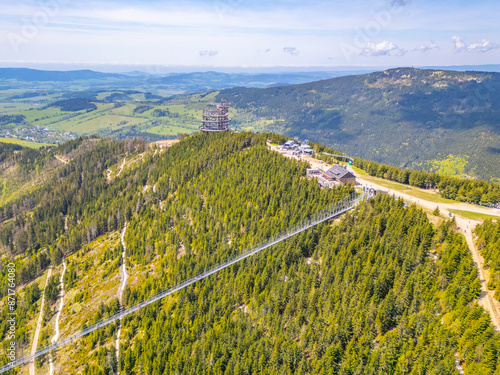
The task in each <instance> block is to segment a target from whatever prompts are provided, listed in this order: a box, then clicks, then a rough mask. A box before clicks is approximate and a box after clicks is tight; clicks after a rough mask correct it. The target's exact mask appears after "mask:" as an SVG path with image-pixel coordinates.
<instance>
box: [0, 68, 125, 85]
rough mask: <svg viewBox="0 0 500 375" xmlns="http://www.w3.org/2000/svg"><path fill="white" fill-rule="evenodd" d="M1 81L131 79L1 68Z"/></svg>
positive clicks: (120, 76) (90, 73)
mask: <svg viewBox="0 0 500 375" xmlns="http://www.w3.org/2000/svg"><path fill="white" fill-rule="evenodd" d="M0 79H5V80H7V79H15V80H18V81H33V82H46V81H53V82H70V81H80V80H108V79H130V78H129V77H127V76H125V75H121V74H114V73H101V72H95V71H93V70H70V71H50V70H36V69H28V68H0Z"/></svg>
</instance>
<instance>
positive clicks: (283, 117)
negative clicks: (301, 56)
mask: <svg viewBox="0 0 500 375" xmlns="http://www.w3.org/2000/svg"><path fill="white" fill-rule="evenodd" d="M219 98H225V99H227V100H229V101H230V102H231V103H232V106H233V107H236V109H238V114H240V113H245V116H248V114H249V113H250V114H252V115H255V116H256V117H258V118H263V119H267V120H272V121H270V123H269V125H267V126H266V127H265V129H264V130H274V131H279V132H282V133H284V134H286V135H288V136H299V137H300V138H302V139H309V140H312V141H318V142H322V143H326V144H328V145H329V146H331V147H333V148H335V149H339V150H342V151H344V152H346V153H349V154H351V155H353V156H358V157H363V158H366V159H372V160H376V161H378V162H384V163H389V164H393V165H396V166H398V167H413V168H419V167H420V168H425V169H428V170H436V171H440V172H442V173H447V174H455V175H471V176H477V177H481V178H484V179H492V178H493V179H498V178H500V74H499V73H479V72H455V71H441V70H420V69H413V68H399V69H390V70H386V71H382V72H376V73H370V74H365V75H357V76H346V77H340V78H333V79H329V80H323V81H319V82H312V83H306V84H301V85H292V86H286V87H272V88H266V89H252V88H234V89H227V90H223V91H221V92H220V94H219ZM245 116H240V117H238V115H237V116H233V117H234V123H235V125H236V126H238V125H241V126H244V125H245V121H246V119H247V118H248V117H245Z"/></svg>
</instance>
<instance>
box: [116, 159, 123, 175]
mask: <svg viewBox="0 0 500 375" xmlns="http://www.w3.org/2000/svg"><path fill="white" fill-rule="evenodd" d="M123 167H125V158H123V163H122V165H120V170H119V171H118V173H117V174H116V177H118V176H119V175H120V173H122V171H123Z"/></svg>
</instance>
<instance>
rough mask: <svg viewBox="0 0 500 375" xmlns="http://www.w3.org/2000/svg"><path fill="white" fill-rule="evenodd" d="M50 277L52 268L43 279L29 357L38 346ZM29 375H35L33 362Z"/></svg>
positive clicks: (32, 362) (30, 365) (33, 362)
mask: <svg viewBox="0 0 500 375" xmlns="http://www.w3.org/2000/svg"><path fill="white" fill-rule="evenodd" d="M51 275H52V266H50V267H49V271H48V272H47V278H46V279H45V286H44V287H43V294H42V303H41V304H40V315H38V321H37V322H36V330H35V335H34V337H33V345H32V346H31V355H34V354H35V353H36V348H37V346H38V336H40V329H41V328H42V318H43V307H44V306H45V289H46V288H47V284H48V283H49V279H50V276H51ZM29 371H30V375H35V361H31V362H30V364H29Z"/></svg>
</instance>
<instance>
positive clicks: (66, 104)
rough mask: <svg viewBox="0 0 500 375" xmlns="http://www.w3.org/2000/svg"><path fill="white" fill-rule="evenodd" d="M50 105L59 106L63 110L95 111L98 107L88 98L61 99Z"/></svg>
mask: <svg viewBox="0 0 500 375" xmlns="http://www.w3.org/2000/svg"><path fill="white" fill-rule="evenodd" d="M49 107H59V108H60V109H61V111H68V112H76V111H82V110H86V111H87V112H88V111H93V110H95V109H97V106H96V105H95V104H94V103H92V99H88V98H73V99H65V100H59V101H57V102H54V103H52V104H50V105H49Z"/></svg>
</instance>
